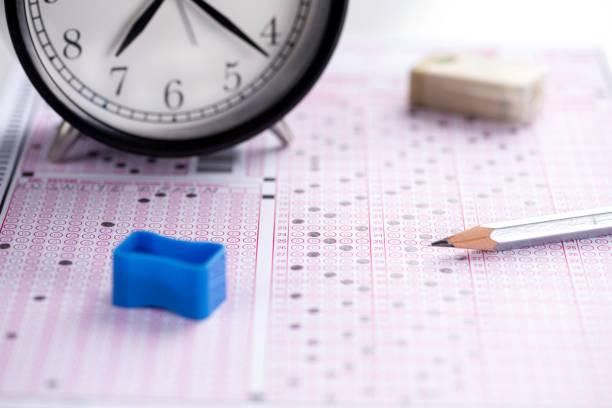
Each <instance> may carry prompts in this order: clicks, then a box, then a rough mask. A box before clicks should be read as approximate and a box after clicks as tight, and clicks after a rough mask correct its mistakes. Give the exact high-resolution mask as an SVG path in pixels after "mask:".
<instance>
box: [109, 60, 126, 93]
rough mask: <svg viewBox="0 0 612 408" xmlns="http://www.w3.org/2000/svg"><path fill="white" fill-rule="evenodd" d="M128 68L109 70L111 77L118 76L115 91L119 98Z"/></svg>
mask: <svg viewBox="0 0 612 408" xmlns="http://www.w3.org/2000/svg"><path fill="white" fill-rule="evenodd" d="M128 70H129V68H128V67H113V68H111V70H110V74H111V76H113V75H115V74H118V76H119V84H118V85H117V90H116V91H115V95H116V96H120V95H121V92H122V91H123V84H124V83H125V77H126V76H127V74H128Z"/></svg>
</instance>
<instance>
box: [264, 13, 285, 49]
mask: <svg viewBox="0 0 612 408" xmlns="http://www.w3.org/2000/svg"><path fill="white" fill-rule="evenodd" d="M260 36H261V38H265V39H267V40H268V44H269V45H271V46H277V45H278V42H279V41H278V40H279V39H280V37H281V34H280V33H279V32H278V24H277V22H276V17H272V20H270V22H269V23H268V24H266V26H265V27H264V29H263V30H262V31H261V34H260Z"/></svg>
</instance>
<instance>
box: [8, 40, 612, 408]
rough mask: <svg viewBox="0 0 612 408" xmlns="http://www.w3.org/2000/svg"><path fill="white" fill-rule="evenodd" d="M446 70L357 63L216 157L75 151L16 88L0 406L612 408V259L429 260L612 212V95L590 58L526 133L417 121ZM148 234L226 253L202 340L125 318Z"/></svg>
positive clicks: (557, 82) (571, 69) (560, 66)
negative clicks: (489, 238)
mask: <svg viewBox="0 0 612 408" xmlns="http://www.w3.org/2000/svg"><path fill="white" fill-rule="evenodd" d="M442 50H443V49H442V48H440V49H435V48H431V47H428V48H417V47H412V46H409V45H406V44H402V43H397V44H395V45H393V44H386V45H384V46H383V45H382V44H380V43H376V42H363V41H352V40H349V41H345V42H344V43H343V45H342V47H341V49H340V50H339V51H338V53H337V55H336V57H335V59H334V62H333V64H332V66H331V68H330V69H329V70H328V72H327V73H326V75H325V76H324V78H323V79H322V80H321V82H320V83H319V84H318V86H317V87H316V89H315V90H314V91H313V92H312V93H311V95H310V96H309V97H308V98H307V99H306V101H305V102H304V103H303V104H302V105H301V106H300V107H299V108H298V109H297V110H296V111H295V112H294V113H292V114H291V115H290V117H289V119H288V121H289V124H290V125H291V127H292V128H293V131H294V132H295V134H296V136H297V137H296V140H295V142H294V144H293V145H292V146H291V147H290V148H288V149H284V150H283V149H281V148H280V147H279V145H278V143H277V142H276V141H275V140H274V138H273V137H272V136H271V135H269V134H265V135H262V136H260V137H258V138H256V139H253V140H252V141H250V142H248V143H246V144H245V145H243V146H240V147H238V148H236V149H234V150H232V151H229V152H224V153H221V154H217V155H215V156H213V157H204V158H191V159H177V160H162V159H154V158H147V157H137V156H132V155H129V154H125V153H121V152H118V151H115V150H112V149H110V148H107V147H105V146H103V145H101V144H99V143H97V142H94V141H92V140H90V139H84V140H81V141H80V142H79V143H78V145H77V146H76V147H75V149H74V150H73V151H72V152H71V154H70V156H69V160H67V161H66V162H65V163H63V164H61V165H57V164H52V163H49V162H48V161H47V159H46V155H47V152H48V149H49V146H50V144H51V141H52V138H53V136H54V134H55V131H56V129H57V126H58V125H59V123H60V119H59V118H58V117H57V116H56V115H55V114H54V113H52V112H51V111H50V109H49V108H48V107H46V106H45V105H44V104H43V103H42V102H41V101H40V100H39V98H38V97H37V96H35V94H34V92H33V90H32V89H31V87H30V86H29V85H28V83H27V81H26V79H25V78H24V77H23V75H22V74H20V73H17V72H16V73H15V74H14V77H13V79H12V80H11V81H10V86H9V87H8V88H7V89H5V90H4V91H3V93H2V102H1V105H0V106H1V110H0V128H1V131H2V133H1V135H2V138H1V139H0V187H1V188H2V191H1V192H2V196H3V202H2V206H3V207H2V208H3V212H2V227H1V230H0V336H1V338H0V406H10V407H15V406H30V405H36V406H39V405H42V406H66V405H71V404H74V405H75V406H109V407H118V406H134V405H141V406H157V405H161V406H163V405H171V406H175V405H179V404H186V405H199V406H225V405H232V406H233V405H239V406H240V405H245V406H249V405H257V406H262V405H263V406H265V405H267V404H270V405H274V406H291V407H294V406H299V405H304V406H316V405H329V404H335V405H337V406H345V405H351V404H360V405H362V406H377V407H380V406H387V405H388V406H447V405H448V406H454V405H457V406H460V405H461V406H469V407H477V406H491V405H494V404H495V405H496V406H530V407H532V406H538V407H544V406H551V407H560V406H589V407H599V406H601V407H604V406H611V405H612V387H610V384H612V238H610V237H603V238H597V239H587V240H582V241H579V242H566V243H563V244H552V245H546V246H541V247H537V248H531V249H522V250H516V251H507V252H503V253H480V252H468V251H462V250H449V249H436V248H432V247H430V243H431V242H432V240H435V239H440V238H444V237H446V236H448V235H451V234H452V233H455V232H458V231H460V230H463V229H465V228H468V227H471V226H475V225H479V224H484V223H487V222H492V221H502V220H510V219H514V218H523V217H526V216H535V215H544V214H549V213H554V212H562V211H569V210H578V209H586V208H591V207H598V206H606V205H607V206H609V205H612V181H611V179H612V177H611V176H612V169H611V160H612V159H611V158H612V93H611V91H610V89H611V88H610V84H609V82H608V71H607V68H606V67H605V65H604V64H603V58H602V57H601V56H600V55H599V54H598V53H597V52H594V51H591V50H536V51H525V50H522V51H520V50H519V51H513V50H495V49H478V50H473V51H474V52H478V53H484V54H487V55H492V56H500V57H504V58H507V59H512V60H517V61H527V62H536V63H540V64H543V65H544V66H545V67H546V68H547V69H548V72H549V86H548V89H549V95H548V96H547V99H546V107H545V110H544V112H543V113H542V115H541V116H540V117H539V118H538V119H537V121H535V122H534V123H533V124H532V125H521V126H516V125H508V124H500V123H494V122H486V121H484V122H483V121H479V120H475V119H473V118H465V117H461V116H454V115H450V114H444V113H436V112H432V111H424V110H410V109H409V108H408V107H407V95H408V93H407V80H408V72H409V68H410V67H411V66H412V65H413V64H414V63H416V62H417V61H418V60H419V59H421V58H422V57H423V56H424V55H426V54H429V53H430V52H432V51H442ZM134 230H150V231H155V232H158V233H161V234H164V235H166V236H170V237H176V238H181V239H187V240H199V241H215V242H220V243H223V244H224V245H226V247H227V251H228V283H229V288H228V290H229V293H228V300H227V302H226V303H225V304H224V305H223V306H222V307H221V308H220V309H219V310H218V311H217V312H216V313H215V314H214V316H212V317H211V318H210V319H209V320H207V321H204V322H194V321H189V320H185V319H182V318H179V317H176V316H174V315H172V314H169V313H166V312H163V311H159V310H143V309H141V310H126V309H119V308H115V307H113V306H112V305H111V300H110V294H111V271H112V250H113V248H115V247H116V246H117V245H118V243H119V242H120V241H121V240H122V239H123V238H124V237H125V236H126V235H127V234H129V233H130V232H132V231H134Z"/></svg>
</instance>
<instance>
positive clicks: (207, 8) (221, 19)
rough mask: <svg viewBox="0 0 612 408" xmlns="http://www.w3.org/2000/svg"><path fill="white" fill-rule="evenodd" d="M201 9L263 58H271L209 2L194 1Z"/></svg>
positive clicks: (202, 0)
mask: <svg viewBox="0 0 612 408" xmlns="http://www.w3.org/2000/svg"><path fill="white" fill-rule="evenodd" d="M192 1H193V2H194V3H195V4H196V5H197V6H198V7H199V8H201V9H202V10H204V12H205V13H206V14H208V15H209V16H210V17H212V19H213V20H215V21H216V22H217V23H219V24H220V25H222V26H223V27H225V28H226V29H227V30H229V31H230V32H231V33H233V34H234V35H235V36H237V37H238V38H240V39H241V40H243V41H244V42H246V43H247V44H249V45H250V46H251V47H253V48H255V49H256V50H257V51H259V52H260V53H261V54H262V55H263V56H265V57H269V54H268V53H267V52H266V50H264V49H263V48H261V47H260V46H259V45H257V43H256V42H255V41H253V40H252V39H251V38H249V36H248V35H246V34H245V33H244V31H242V30H241V29H240V28H239V27H238V26H237V25H236V24H234V23H233V22H232V21H231V20H230V19H229V18H227V17H226V16H224V15H223V14H221V13H220V12H219V11H218V10H217V9H216V8H214V7H213V6H211V5H210V4H208V3H207V2H205V1H204V0H192Z"/></svg>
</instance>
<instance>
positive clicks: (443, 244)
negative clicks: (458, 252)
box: [431, 239, 455, 248]
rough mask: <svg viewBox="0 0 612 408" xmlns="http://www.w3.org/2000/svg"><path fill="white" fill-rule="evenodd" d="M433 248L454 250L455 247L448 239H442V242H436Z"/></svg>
mask: <svg viewBox="0 0 612 408" xmlns="http://www.w3.org/2000/svg"><path fill="white" fill-rule="evenodd" d="M431 246H434V247H439V248H454V247H455V246H454V245H453V244H451V243H450V242H448V240H446V239H441V240H440V241H436V242H434V243H432V244H431Z"/></svg>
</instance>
